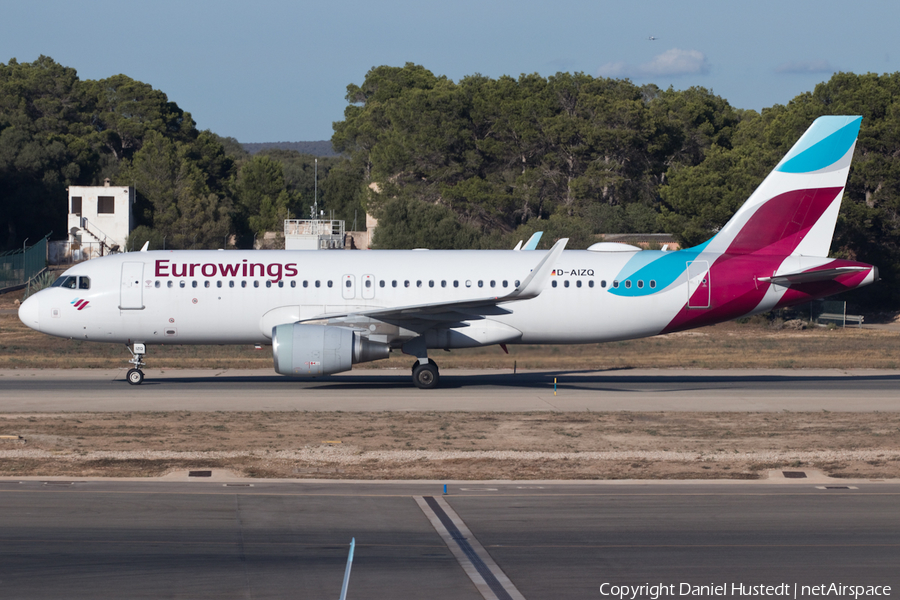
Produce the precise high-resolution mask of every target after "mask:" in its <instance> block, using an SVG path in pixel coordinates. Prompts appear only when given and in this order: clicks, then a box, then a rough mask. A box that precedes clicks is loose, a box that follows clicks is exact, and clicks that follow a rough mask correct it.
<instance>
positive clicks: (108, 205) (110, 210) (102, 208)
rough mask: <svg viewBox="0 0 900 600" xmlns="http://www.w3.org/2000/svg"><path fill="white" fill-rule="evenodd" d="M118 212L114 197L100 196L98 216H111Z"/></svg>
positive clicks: (98, 199)
mask: <svg viewBox="0 0 900 600" xmlns="http://www.w3.org/2000/svg"><path fill="white" fill-rule="evenodd" d="M115 212H116V199H115V198H114V197H112V196H99V197H98V198H97V214H98V215H111V214H114V213H115Z"/></svg>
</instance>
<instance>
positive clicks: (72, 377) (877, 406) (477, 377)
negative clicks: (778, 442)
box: [0, 369, 900, 413]
mask: <svg viewBox="0 0 900 600" xmlns="http://www.w3.org/2000/svg"><path fill="white" fill-rule="evenodd" d="M124 375H125V373H124V369H123V370H109V369H97V370H75V369H72V370H36V369H3V370H0V407H2V408H0V410H2V411H3V412H14V413H22V412H56V411H135V410H140V411H160V410H165V411H170V410H191V411H217V410H227V411H232V410H266V411H286V410H311V411H327V410H341V411H380V410H397V411H422V410H446V411H478V410H490V411H545V410H549V411H587V410H590V411H621V410H630V411H775V412H778V411H783V410H787V411H797V412H800V411H822V410H828V411H854V412H869V411H883V412H896V411H898V410H900V371H897V370H866V369H848V370H834V369H822V370H797V369H772V370H759V369H752V370H750V369H747V370H742V369H735V370H700V369H698V370H655V369H630V370H610V371H528V372H523V371H519V372H518V373H515V374H513V373H512V372H511V371H500V370H497V371H464V370H449V369H448V370H445V371H442V373H441V387H440V388H439V389H435V390H419V389H416V388H415V387H413V386H412V383H411V382H410V377H409V375H408V373H406V372H405V371H403V372H398V371H388V370H355V371H351V372H349V373H342V374H339V375H332V376H330V377H325V378H322V379H317V380H308V381H302V380H291V379H288V378H286V377H282V376H280V375H275V374H273V373H272V371H269V370H261V371H257V370H243V371H242V370H166V371H155V370H147V371H146V376H147V378H146V380H145V382H144V383H143V384H142V385H140V386H131V385H129V384H128V383H126V382H125V381H124ZM554 380H555V384H554ZM554 389H555V392H554Z"/></svg>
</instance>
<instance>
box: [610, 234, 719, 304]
mask: <svg viewBox="0 0 900 600" xmlns="http://www.w3.org/2000/svg"><path fill="white" fill-rule="evenodd" d="M711 241H712V240H707V241H705V242H703V243H702V244H700V245H699V246H694V247H693V248H685V249H684V250H678V251H675V252H660V251H651V250H644V251H643V252H636V253H635V254H634V256H633V257H632V258H631V260H629V261H628V263H627V264H626V265H625V267H624V268H623V269H622V270H621V271H619V274H618V276H617V277H616V279H617V280H618V281H619V282H623V281H625V280H626V279H630V280H631V281H632V282H633V284H632V286H631V287H630V288H626V287H625V286H624V285H620V286H619V287H617V288H614V287H610V288H607V289H608V290H609V293H610V294H615V295H616V296H649V295H650V294H655V293H658V292H661V291H663V290H665V289H666V288H667V287H669V286H670V285H672V284H673V283H675V281H676V280H677V279H678V278H679V277H681V274H682V273H684V272H685V271H686V270H687V263H689V262H691V261H694V260H696V259H697V257H698V256H699V255H700V253H701V252H703V250H704V249H706V246H708V245H709V242H711ZM638 280H642V281H644V282H645V283H647V286H646V287H643V288H639V287H637V285H635V284H634V282H636V281H638ZM650 281H655V282H656V287H654V288H650V287H649V282H650Z"/></svg>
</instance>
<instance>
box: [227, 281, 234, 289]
mask: <svg viewBox="0 0 900 600" xmlns="http://www.w3.org/2000/svg"><path fill="white" fill-rule="evenodd" d="M228 287H230V288H233V287H234V280H231V281H229V282H228Z"/></svg>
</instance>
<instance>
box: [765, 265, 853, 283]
mask: <svg viewBox="0 0 900 600" xmlns="http://www.w3.org/2000/svg"><path fill="white" fill-rule="evenodd" d="M869 269H871V267H838V268H836V269H821V270H819V271H801V272H797V273H784V274H782V275H774V276H772V277H760V278H759V281H762V282H764V283H772V284H775V285H783V286H789V285H799V284H801V283H813V282H815V281H834V280H835V279H837V278H838V277H840V276H841V275H849V274H850V273H858V272H860V271H868V270H869Z"/></svg>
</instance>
